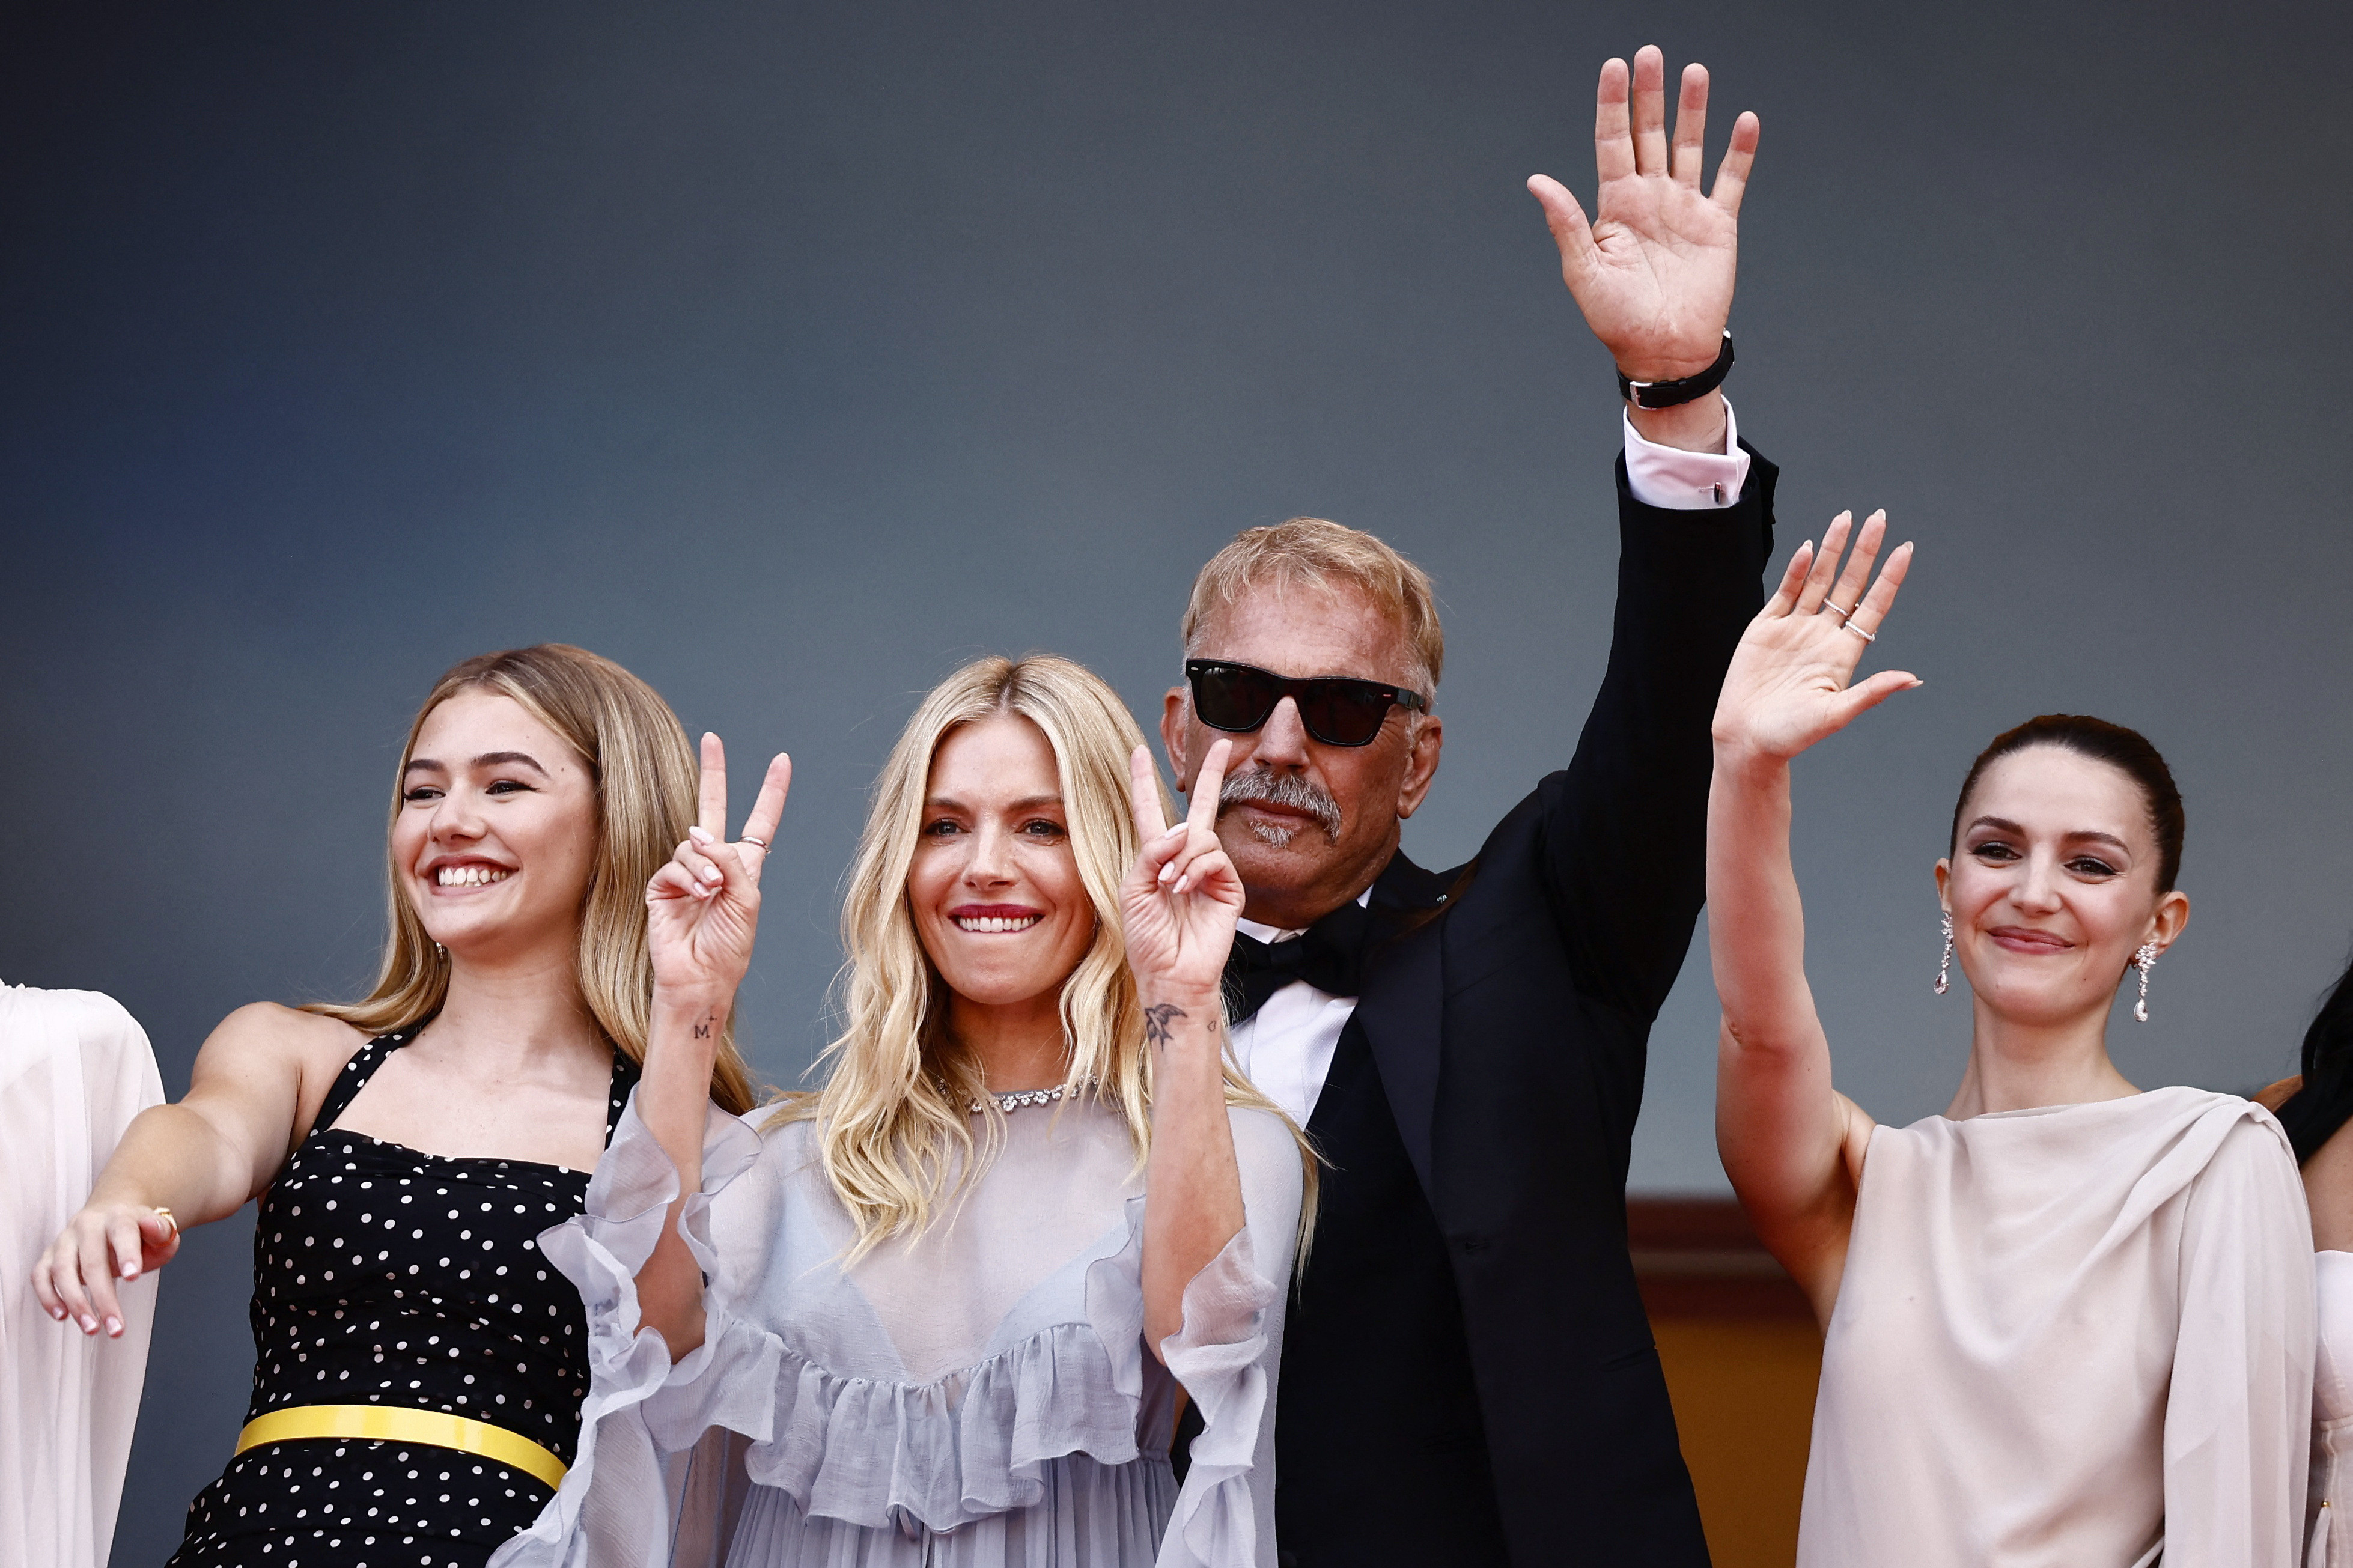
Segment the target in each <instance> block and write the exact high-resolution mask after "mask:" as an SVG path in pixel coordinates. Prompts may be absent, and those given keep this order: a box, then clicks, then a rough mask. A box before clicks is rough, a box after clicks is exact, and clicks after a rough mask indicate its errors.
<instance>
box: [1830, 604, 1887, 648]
mask: <svg viewBox="0 0 2353 1568" xmlns="http://www.w3.org/2000/svg"><path fill="white" fill-rule="evenodd" d="M1855 608H1856V609H1858V610H1859V609H1861V608H1862V605H1856V606H1855ZM1839 625H1840V626H1841V627H1842V628H1843V629H1845V630H1847V631H1851V632H1852V633H1853V634H1854V635H1855V636H1857V637H1861V638H1862V640H1863V641H1865V642H1877V641H1878V640H1879V638H1878V637H1875V636H1873V634H1872V633H1870V632H1867V631H1864V630H1863V629H1862V627H1861V626H1856V625H1855V624H1854V623H1853V622H1852V621H1841V622H1840V623H1839Z"/></svg>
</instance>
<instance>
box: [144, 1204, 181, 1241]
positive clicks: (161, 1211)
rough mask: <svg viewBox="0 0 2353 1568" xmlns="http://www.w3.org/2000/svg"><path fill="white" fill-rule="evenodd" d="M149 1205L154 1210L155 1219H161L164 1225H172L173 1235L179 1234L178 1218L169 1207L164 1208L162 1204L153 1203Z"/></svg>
mask: <svg viewBox="0 0 2353 1568" xmlns="http://www.w3.org/2000/svg"><path fill="white" fill-rule="evenodd" d="M149 1206H150V1207H152V1208H153V1209H154V1211H155V1217H156V1218H157V1219H160V1220H162V1221H163V1222H164V1224H165V1225H168V1226H171V1227H172V1234H173V1235H174V1236H177V1235H179V1234H180V1222H179V1219H178V1218H177V1216H175V1215H174V1214H173V1213H172V1211H171V1210H170V1209H167V1208H165V1207H164V1205H162V1204H153V1205H149Z"/></svg>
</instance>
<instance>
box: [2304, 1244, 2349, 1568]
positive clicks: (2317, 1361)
mask: <svg viewBox="0 0 2353 1568" xmlns="http://www.w3.org/2000/svg"><path fill="white" fill-rule="evenodd" d="M2312 1262H2313V1285H2314V1287H2315V1291H2316V1296H2317V1298H2318V1300H2319V1306H2320V1335H2319V1341H2318V1347H2317V1350H2316V1352H2315V1354H2314V1356H2313V1363H2312V1482H2311V1492H2310V1499H2309V1501H2308V1502H2307V1504H2306V1509H2307V1510H2308V1517H2309V1519H2310V1520H2311V1531H2310V1534H2309V1539H2308V1541H2307V1542H2306V1552H2305V1563H2306V1568H2353V1252H2319V1253H2315V1254H2314V1255H2313V1258H2312Z"/></svg>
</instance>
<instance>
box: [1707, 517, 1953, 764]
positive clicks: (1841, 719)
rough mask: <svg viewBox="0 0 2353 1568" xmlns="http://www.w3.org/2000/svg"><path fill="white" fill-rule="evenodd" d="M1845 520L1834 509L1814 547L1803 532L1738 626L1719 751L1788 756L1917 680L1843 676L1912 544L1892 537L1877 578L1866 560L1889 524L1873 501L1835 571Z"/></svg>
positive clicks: (1718, 729)
mask: <svg viewBox="0 0 2353 1568" xmlns="http://www.w3.org/2000/svg"><path fill="white" fill-rule="evenodd" d="M1852 522H1853V514H1852V513H1851V512H1843V511H1842V512H1841V513H1839V514H1838V516H1837V517H1835V518H1833V519H1832V520H1831V526H1830V528H1829V530H1828V531H1826V532H1825V533H1824V534H1823V535H1822V548H1821V550H1820V552H1819V553H1817V552H1815V550H1814V547H1813V543H1812V542H1811V541H1809V542H1806V543H1804V544H1801V545H1799V547H1798V549H1797V550H1796V552H1794V553H1792V554H1791V555H1790V557H1789V565H1788V570H1787V571H1785V572H1783V573H1782V574H1781V586H1780V588H1779V590H1778V592H1777V593H1775V594H1774V595H1773V597H1772V599H1771V600H1770V601H1769V602H1768V603H1767V605H1766V606H1765V607H1764V608H1763V609H1762V610H1759V611H1758V612H1757V618H1756V619H1755V620H1753V621H1751V622H1749V623H1748V629H1747V631H1746V632H1745V633H1743V634H1742V635H1741V638H1740V646H1739V647H1737V648H1736V649H1734V650H1733V654H1732V667H1731V668H1729V669H1728V670H1726V671H1725V677H1724V691H1723V694H1722V695H1721V696H1720V697H1719V698H1718V699H1717V700H1716V705H1715V729H1714V733H1715V743H1716V748H1717V752H1718V753H1719V755H1721V754H1723V753H1724V752H1725V751H1726V750H1727V749H1728V750H1729V751H1730V752H1733V753H1734V754H1735V755H1740V756H1749V757H1761V758H1769V759H1772V760H1776V761H1779V762H1787V761H1788V759H1789V758H1791V757H1794V756H1796V755H1797V754H1798V753H1799V752H1802V751H1804V750H1805V749H1806V748H1807V747H1809V746H1810V745H1812V744H1813V743H1814V742H1817V741H1819V740H1820V739H1822V738H1823V737H1824V736H1826V735H1831V734H1834V733H1836V732H1837V731H1840V730H1842V729H1844V728H1846V726H1847V725H1848V723H1850V722H1851V721H1852V720H1853V718H1854V716H1855V715H1856V714H1858V713H1861V712H1862V710H1864V709H1866V708H1875V707H1877V706H1878V705H1879V704H1880V703H1882V702H1884V701H1885V700H1887V699H1888V698H1890V697H1892V696H1894V694H1895V693H1896V692H1898V691H1905V690H1909V689H1912V688H1913V687H1915V686H1918V685H1919V684H1920V680H1919V678H1918V677H1916V676H1914V675H1912V674H1909V673H1907V672H1905V671H1904V670H1900V669H1883V670H1881V671H1880V672H1879V673H1878V674H1876V675H1874V676H1873V677H1871V678H1870V679H1867V680H1864V681H1862V682H1861V683H1860V684H1855V685H1850V684H1849V682H1850V681H1852V679H1853V677H1854V667H1855V666H1856V664H1858V663H1859V662H1861V660H1862V653H1863V649H1864V648H1866V647H1870V645H1871V642H1872V640H1873V638H1875V637H1877V636H1878V634H1879V628H1880V626H1882V625H1883V623H1884V622H1885V621H1886V619H1887V612H1888V610H1889V609H1890V608H1892V607H1893V606H1894V603H1895V595H1896V591H1897V590H1898V589H1900V588H1901V587H1903V585H1904V574H1905V572H1906V571H1908V570H1910V568H1911V565H1912V546H1911V545H1909V544H1899V545H1897V546H1896V547H1895V549H1894V552H1892V553H1890V554H1889V556H1888V557H1887V563H1886V565H1885V566H1884V567H1883V569H1882V570H1881V572H1880V574H1879V580H1878V581H1877V582H1875V583H1874V582H1872V580H1871V569H1872V566H1873V563H1875V562H1876V561H1877V560H1878V558H1879V547H1880V544H1881V543H1882V542H1883V540H1884V539H1885V537H1886V534H1887V514H1886V513H1885V512H1883V511H1874V512H1873V513H1872V514H1871V516H1870V517H1869V518H1867V519H1865V520H1864V521H1863V525H1862V533H1861V534H1859V535H1857V536H1856V538H1855V542H1854V552H1853V553H1852V555H1849V556H1848V557H1847V561H1846V567H1845V570H1844V571H1842V572H1841V571H1840V569H1839V554H1840V552H1841V551H1843V550H1844V549H1845V548H1846V542H1847V531H1848V529H1849V528H1850V527H1851V526H1852ZM1833 576H1835V577H1836V583H1835V584H1833V583H1832V578H1833ZM1865 584H1869V591H1868V592H1866V591H1865Z"/></svg>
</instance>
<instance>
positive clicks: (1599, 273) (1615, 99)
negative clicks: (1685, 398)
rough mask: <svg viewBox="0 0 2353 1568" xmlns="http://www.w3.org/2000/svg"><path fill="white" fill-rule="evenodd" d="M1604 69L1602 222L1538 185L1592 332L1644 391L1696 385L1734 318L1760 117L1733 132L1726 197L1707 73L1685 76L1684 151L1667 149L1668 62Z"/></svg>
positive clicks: (1598, 132) (1596, 133)
mask: <svg viewBox="0 0 2353 1568" xmlns="http://www.w3.org/2000/svg"><path fill="white" fill-rule="evenodd" d="M1628 76H1629V72H1628V71H1627V68H1626V62H1625V61H1624V60H1618V59H1613V60H1610V61H1609V62H1608V63H1607V64H1605V65H1604V66H1603V67H1602V68H1601V83H1600V86H1599V89H1597V90H1596V92H1595V94H1594V106H1593V109H1594V124H1593V153H1594V164H1595V167H1596V170H1597V172H1598V173H1599V175H1600V188H1599V191H1598V192H1597V193H1596V202H1595V206H1594V213H1595V216H1594V220H1593V222H1592V223H1591V224H1590V225H1588V223H1587V222H1586V218H1585V209H1584V208H1583V207H1581V206H1579V205H1577V198H1576V197H1575V196H1573V195H1569V194H1568V189H1567V186H1565V185H1563V184H1561V183H1560V182H1559V181H1557V180H1555V179H1553V178H1552V177H1551V176H1550V175H1547V174H1537V175H1535V176H1533V177H1532V178H1530V179H1529V181H1528V190H1529V193H1530V194H1531V195H1534V196H1535V198H1536V201H1537V202H1538V204H1539V205H1542V206H1543V208H1544V213H1545V222H1546V224H1547V225H1549V226H1550V227H1551V229H1552V237H1553V241H1554V243H1555V244H1556V245H1558V246H1559V247H1560V271H1561V277H1562V278H1563V279H1565V280H1566V281H1567V284H1568V291H1569V293H1571V294H1572V295H1574V296H1576V299H1577V309H1579V310H1583V311H1584V312H1585V323H1586V325H1587V326H1588V327H1591V328H1592V329H1593V335H1594V336H1595V337H1597V338H1599V339H1600V340H1601V342H1602V344H1603V346H1605V347H1607V348H1608V349H1609V353H1610V357H1611V358H1613V359H1615V360H1616V361H1617V362H1618V368H1619V369H1620V370H1621V371H1623V372H1625V374H1628V375H1629V376H1631V377H1632V378H1633V379H1634V380H1636V381H1671V380H1675V379H1678V378H1680V377H1683V376H1687V375H1696V374H1699V373H1700V372H1701V371H1703V370H1705V369H1706V368H1707V367H1708V366H1709V365H1711V364H1714V363H1715V356H1716V354H1717V353H1719V352H1720V351H1721V350H1722V348H1723V344H1724V327H1725V322H1726V321H1728V320H1730V319H1731V315H1732V285H1733V276H1734V273H1735V271H1736V262H1737V260H1738V258H1739V250H1740V246H1739V240H1740V222H1739V218H1740V197H1741V194H1742V193H1743V192H1744V191H1746V189H1747V186H1748V169H1749V165H1750V164H1751V163H1753V162H1754V161H1755V159H1756V156H1757V116H1755V115H1754V114H1747V113H1744V114H1742V115H1741V116H1740V118H1739V119H1737V120H1736V121H1733V125H1732V139H1731V142H1730V143H1729V144H1728V145H1727V146H1726V147H1725V153H1724V162H1723V163H1721V164H1719V165H1718V166H1717V168H1716V173H1715V189H1714V190H1712V191H1707V192H1703V191H1702V190H1701V189H1700V184H1699V180H1700V174H1701V172H1702V169H1701V163H1702V160H1703V159H1704V156H1705V155H1706V150H1707V149H1706V142H1707V68H1706V67H1704V66H1702V65H1696V64H1694V65H1688V66H1685V67H1684V68H1683V90H1682V93H1681V96H1680V97H1679V99H1678V100H1677V101H1676V104H1675V132H1674V142H1673V143H1672V147H1671V146H1670V144H1669V142H1668V141H1667V94H1666V62H1665V59H1664V58H1662V56H1661V55H1660V53H1659V51H1658V50H1657V49H1656V48H1654V47H1643V48H1641V49H1639V50H1637V51H1635V55H1634V68H1633V70H1632V72H1631V77H1632V83H1631V85H1632V92H1631V94H1629V92H1628V90H1627V89H1628V85H1629V84H1628Z"/></svg>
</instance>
